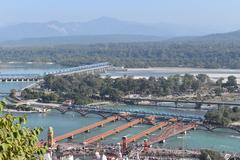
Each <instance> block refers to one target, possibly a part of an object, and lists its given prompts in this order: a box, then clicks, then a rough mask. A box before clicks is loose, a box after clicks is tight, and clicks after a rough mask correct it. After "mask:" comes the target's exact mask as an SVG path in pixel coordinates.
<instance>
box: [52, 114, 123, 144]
mask: <svg viewBox="0 0 240 160" xmlns="http://www.w3.org/2000/svg"><path fill="white" fill-rule="evenodd" d="M120 118H121V117H120V116H111V117H108V118H107V119H104V120H102V121H99V122H96V123H94V124H90V125H88V126H86V127H83V128H80V129H77V130H74V131H71V132H68V133H66V134H63V135H60V136H57V137H55V138H54V142H55V143H56V142H59V141H62V140H64V139H67V138H73V137H74V136H76V135H78V134H81V133H84V132H89V131H90V130H91V129H94V128H96V127H99V126H103V125H105V124H107V123H110V122H114V121H117V120H119V119H120Z"/></svg>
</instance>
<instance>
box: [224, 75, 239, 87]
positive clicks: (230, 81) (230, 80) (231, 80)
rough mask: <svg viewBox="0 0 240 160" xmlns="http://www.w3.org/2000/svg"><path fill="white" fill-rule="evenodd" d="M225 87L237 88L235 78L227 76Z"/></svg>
mask: <svg viewBox="0 0 240 160" xmlns="http://www.w3.org/2000/svg"><path fill="white" fill-rule="evenodd" d="M226 86H231V87H235V88H236V87H237V78H236V77H235V76H229V77H228V80H227V82H226Z"/></svg>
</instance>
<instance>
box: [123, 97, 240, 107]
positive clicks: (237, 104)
mask: <svg viewBox="0 0 240 160" xmlns="http://www.w3.org/2000/svg"><path fill="white" fill-rule="evenodd" d="M122 101H123V102H126V103H134V104H138V103H139V102H142V101H147V102H153V103H155V104H157V103H159V102H172V103H174V104H175V107H176V108H177V107H178V104H179V103H192V104H195V105H196V107H195V108H198V109H201V106H202V105H203V104H205V105H218V106H238V107H240V103H236V102H216V101H194V100H174V99H157V98H122Z"/></svg>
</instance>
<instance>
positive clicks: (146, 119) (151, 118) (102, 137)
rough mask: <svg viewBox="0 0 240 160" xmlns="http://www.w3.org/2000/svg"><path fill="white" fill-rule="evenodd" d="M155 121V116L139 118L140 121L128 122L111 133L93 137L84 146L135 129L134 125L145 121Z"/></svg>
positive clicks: (110, 131) (107, 132)
mask: <svg viewBox="0 0 240 160" xmlns="http://www.w3.org/2000/svg"><path fill="white" fill-rule="evenodd" d="M154 119H155V117H154V116H148V117H146V118H138V119H135V120H132V121H131V122H128V123H126V124H123V125H121V126H119V127H117V128H114V129H111V130H109V131H106V132H104V133H102V134H99V135H97V136H94V137H91V138H89V139H87V140H85V141H84V142H83V144H86V145H87V144H91V143H94V142H96V141H99V140H103V139H104V138H106V137H108V136H111V135H113V134H116V133H119V132H121V131H123V130H125V129H128V128H131V127H133V126H134V125H137V124H140V123H143V122H144V121H153V120H154Z"/></svg>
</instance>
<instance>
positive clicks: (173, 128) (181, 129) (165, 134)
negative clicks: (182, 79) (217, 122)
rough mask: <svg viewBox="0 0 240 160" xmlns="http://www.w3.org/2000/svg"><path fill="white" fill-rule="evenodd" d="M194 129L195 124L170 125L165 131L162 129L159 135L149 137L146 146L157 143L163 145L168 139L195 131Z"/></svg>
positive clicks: (179, 123)
mask: <svg viewBox="0 0 240 160" xmlns="http://www.w3.org/2000/svg"><path fill="white" fill-rule="evenodd" d="M196 127H197V125H196V123H189V124H184V123H181V122H178V123H176V124H173V125H170V126H168V127H166V128H165V129H163V131H162V133H160V135H157V136H154V137H151V138H150V139H149V140H148V142H147V145H148V146H149V145H152V144H155V143H158V142H163V143H164V142H165V141H166V140H167V139H168V138H170V137H172V136H175V135H177V134H180V133H186V131H188V130H191V129H195V128H196Z"/></svg>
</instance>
